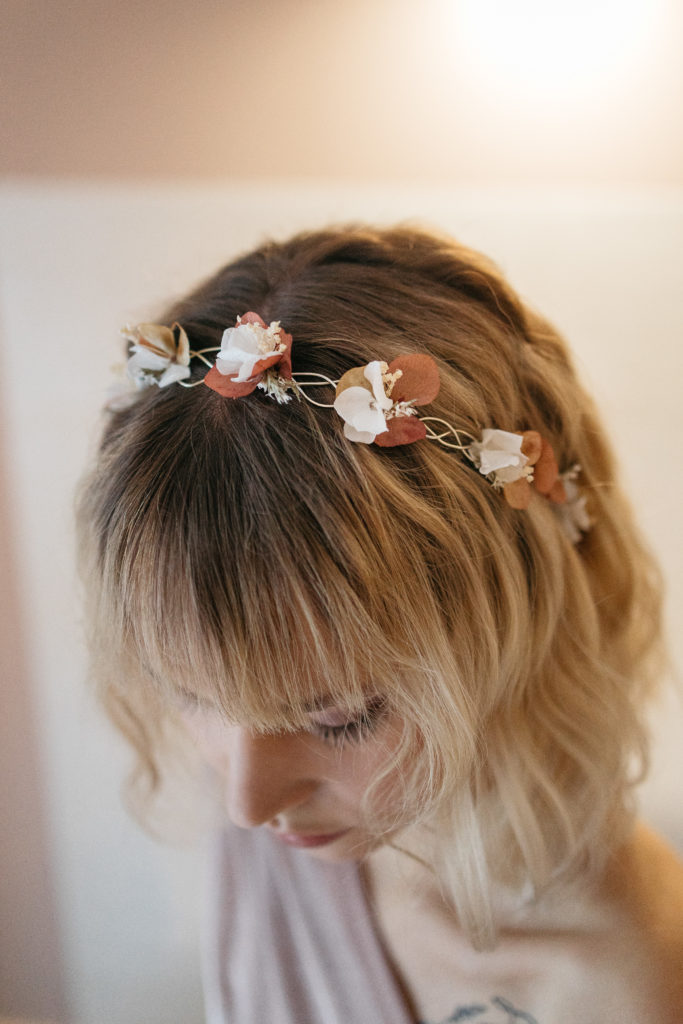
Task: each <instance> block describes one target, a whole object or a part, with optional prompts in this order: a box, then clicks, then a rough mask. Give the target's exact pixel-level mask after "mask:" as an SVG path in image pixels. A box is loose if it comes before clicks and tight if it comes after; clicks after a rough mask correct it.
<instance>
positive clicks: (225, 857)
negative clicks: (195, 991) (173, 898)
mask: <svg viewBox="0 0 683 1024" xmlns="http://www.w3.org/2000/svg"><path fill="white" fill-rule="evenodd" d="M207 904H208V905H207V908H206V914H205V920H206V930H205V940H204V951H203V952H204V957H203V964H204V968H203V970H204V991H205V1000H206V1021H207V1024H413V1020H412V1017H411V1016H410V1014H409V1013H408V1010H407V1008H406V1005H405V1002H404V1000H403V998H402V996H401V992H400V990H399V988H398V985H397V983H396V980H395V978H394V975H393V974H392V971H391V969H390V967H389V964H388V963H387V960H386V957H385V955H384V952H383V950H382V946H381V943H380V941H379V937H378V934H377V932H376V930H375V926H374V922H373V920H372V917H371V914H370V910H369V907H368V904H367V901H366V898H365V893H364V891H363V886H362V881H361V878H360V874H359V871H358V867H357V865H356V864H355V863H352V862H345V863H342V864H327V863H325V862H323V861H318V860H316V859H315V858H314V857H311V856H310V855H309V854H308V853H306V851H305V850H296V849H292V848H291V847H287V846H284V845H283V844H282V843H280V842H279V841H278V840H276V839H274V838H273V837H272V836H271V835H269V834H268V833H267V832H266V831H265V830H264V829H252V830H243V829H238V828H234V827H232V826H228V827H227V828H226V829H225V831H224V832H222V833H221V834H220V836H219V837H218V839H217V842H216V843H215V845H214V847H213V849H212V853H211V863H210V870H209V887H208V899H207Z"/></svg>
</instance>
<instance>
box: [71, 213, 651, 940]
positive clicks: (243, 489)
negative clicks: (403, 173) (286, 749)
mask: <svg viewBox="0 0 683 1024" xmlns="http://www.w3.org/2000/svg"><path fill="white" fill-rule="evenodd" d="M247 310H256V311H257V312H258V313H260V315H261V316H262V317H263V318H264V320H265V321H266V322H269V321H271V320H279V321H281V322H282V324H283V327H284V328H285V329H286V330H287V331H288V332H289V333H290V334H292V336H293V338H294V345H293V368H294V370H295V371H312V372H316V373H324V374H326V375H328V376H329V377H331V378H338V377H340V376H341V375H342V374H343V373H344V372H345V371H346V370H348V369H349V368H351V367H353V366H358V365H362V364H364V363H366V362H368V361H370V360H373V359H381V360H386V361H387V362H390V361H391V360H392V359H393V358H395V357H396V356H398V355H401V354H404V353H409V352H427V353H429V354H430V355H432V356H433V357H434V359H435V360H436V361H437V363H438V366H439V370H440V375H441V390H440V393H439V396H438V399H437V400H436V401H435V402H434V403H433V404H432V405H431V406H430V407H429V410H428V411H429V414H430V415H433V416H438V417H441V418H443V419H444V420H447V421H448V422H450V423H452V424H455V425H457V426H458V427H460V428H462V429H464V430H465V431H468V432H469V433H470V434H473V435H479V434H480V432H481V430H482V429H483V428H484V427H487V426H491V427H497V428H500V429H503V430H508V431H521V430H527V429H531V430H537V431H539V432H540V433H541V434H542V435H543V436H544V437H546V438H548V440H549V441H550V442H551V444H552V446H553V448H554V451H555V454H556V456H557V459H558V462H559V465H560V468H561V469H565V468H568V467H570V466H572V465H573V464H574V463H577V462H578V463H580V466H581V486H582V488H583V490H584V492H585V493H586V494H587V495H588V500H589V507H590V513H591V516H592V519H593V521H594V525H593V528H592V529H591V530H590V532H588V533H587V534H586V535H585V536H584V537H583V539H582V540H581V542H580V543H579V544H578V545H577V546H574V545H572V544H571V543H570V542H569V540H568V539H567V537H566V535H565V533H564V532H563V531H562V529H561V528H560V526H559V524H558V520H557V518H556V516H555V514H554V512H553V510H552V508H551V506H550V503H549V502H548V501H547V500H545V499H544V498H542V497H540V496H537V497H536V498H535V499H534V500H532V503H531V506H530V507H529V509H528V510H526V511H515V510H513V509H512V508H510V507H508V505H507V504H506V502H505V501H504V500H503V498H502V496H501V494H500V492H498V491H496V490H495V489H494V488H493V487H492V486H491V485H490V484H489V483H488V482H487V481H486V480H485V479H484V478H483V477H482V476H481V475H480V474H479V473H478V472H477V471H476V470H475V469H474V468H473V467H472V465H471V464H469V463H468V462H467V461H466V460H464V459H463V458H461V457H460V456H459V455H458V454H457V453H454V452H451V451H446V450H444V449H443V448H441V447H440V446H439V445H437V444H435V443H433V442H429V441H426V440H425V441H422V442H417V443H415V444H410V445H405V446H402V447H396V448H391V449H378V448H376V447H375V446H366V445H363V444H353V443H350V442H348V441H347V440H346V439H345V438H344V436H343V434H342V429H341V428H342V423H341V420H340V419H339V418H338V417H337V415H336V414H335V413H334V412H332V411H331V410H321V409H317V408H312V407H311V406H310V405H309V404H308V403H306V402H303V401H300V402H297V401H292V402H291V403H289V404H287V405H279V404H277V403H276V402H274V401H272V400H271V399H270V398H268V397H267V396H265V395H264V394H263V393H262V392H259V391H256V392H254V393H253V394H252V395H250V396H249V397H248V398H242V399H238V400H230V399H224V398H222V397H220V396H219V395H217V394H216V393H215V392H213V391H211V390H210V389H208V388H205V387H197V388H193V389H185V388H182V387H180V386H177V385H173V386H171V387H168V388H165V389H163V390H161V389H156V388H150V389H149V390H147V391H146V392H144V393H142V394H141V395H140V397H139V398H138V399H137V400H136V401H135V403H134V404H133V405H132V406H131V407H130V408H128V409H125V410H123V411H118V412H115V413H111V414H110V415H109V419H108V422H107V425H106V429H105V432H104V437H103V440H102V444H101V448H100V451H99V456H98V459H97V462H96V465H95V466H94V468H93V470H92V472H91V473H90V475H89V477H88V478H87V479H86V480H85V481H84V484H83V487H82V491H81V494H80V498H79V516H78V519H79V529H80V548H81V552H82V559H83V578H84V580H85V584H86V589H87V604H86V607H87V612H88V616H89V628H90V646H91V650H92V654H93V671H94V675H95V677H96V678H97V680H98V683H99V688H100V693H101V695H102V698H103V700H104V703H105V705H106V707H107V709H108V711H109V714H110V715H111V717H112V719H113V721H114V722H115V724H116V725H117V726H118V728H119V729H120V730H122V732H123V733H124V735H125V736H126V737H127V738H128V740H129V741H130V742H131V744H132V745H133V748H134V749H135V751H136V753H137V756H138V770H137V772H136V775H135V778H134V780H133V783H134V785H136V786H137V787H138V789H139V790H141V791H144V792H145V793H146V794H148V795H149V794H150V793H153V792H154V791H155V789H156V787H157V786H158V783H159V779H160V764H161V757H162V754H163V751H164V749H165V748H166V747H167V746H168V745H169V743H170V741H171V738H172V737H173V735H174V730H173V720H174V703H173V700H172V698H173V695H174V693H175V692H176V691H177V690H178V688H187V687H188V680H191V688H192V690H193V691H195V692H199V693H203V694H206V695H207V696H208V697H210V699H211V700H212V701H213V702H214V703H217V704H218V705H220V707H221V708H223V709H224V711H225V713H226V715H227V716H229V717H230V719H232V720H239V721H241V722H244V723H248V724H249V725H250V726H251V727H252V728H254V729H259V730H272V729H278V730H279V729H296V728H301V727H303V726H304V725H305V723H306V721H307V719H306V707H307V705H308V704H309V702H310V701H311V700H312V699H315V698H316V697H318V696H319V695H320V693H321V689H322V690H324V693H325V694H326V695H329V696H330V697H331V698H332V699H334V700H335V702H337V703H340V704H342V705H343V706H348V707H349V708H350V709H359V708H362V707H363V705H364V703H365V702H366V701H367V694H368V690H369V688H371V689H372V692H374V693H376V692H377V691H378V690H379V691H380V692H381V693H382V694H383V695H384V696H385V699H386V701H387V704H388V706H389V707H390V708H391V709H392V710H393V711H394V712H396V713H397V714H398V715H399V716H400V718H401V719H402V721H403V723H404V727H403V738H402V742H401V744H400V746H399V749H398V751H397V752H396V754H395V755H394V758H393V761H392V762H391V763H389V764H387V765H385V766H384V768H383V771H382V775H381V777H380V778H378V779H376V780H374V782H373V785H372V786H370V788H369V791H368V793H367V795H366V809H367V815H368V820H369V821H375V822H376V828H377V831H378V834H379V833H383V832H386V831H387V830H391V829H395V828H399V827H401V826H402V825H404V824H406V823H408V822H425V823H427V824H429V826H430V828H431V829H432V833H433V835H434V836H436V838H437V850H436V853H435V869H436V870H437V871H438V873H439V875H440V877H441V880H442V884H443V887H444V891H445V892H447V893H448V895H449V897H450V899H451V900H452V903H453V906H454V908H455V910H456V912H457V913H458V915H459V918H460V921H461V923H462V926H463V927H464V928H465V929H466V930H467V932H468V933H469V935H470V936H471V938H472V940H473V942H474V943H475V944H476V945H479V946H484V945H487V944H489V943H490V942H491V940H492V937H493V936H494V934H495V925H496V913H495V898H494V895H493V893H494V891H495V889H496V886H497V885H498V884H499V883H503V884H504V885H506V886H507V885H512V886H514V887H516V888H520V887H522V886H523V885H525V884H526V885H528V884H529V883H530V884H531V885H532V886H533V888H534V890H535V891H537V892H539V891H541V890H543V889H544V888H546V887H547V886H549V885H551V884H557V883H558V881H559V882H560V883H563V882H565V881H566V882H567V883H569V881H570V880H572V879H576V878H585V877H586V875H590V874H594V873H596V872H599V871H600V869H601V867H602V866H603V864H604V862H605V858H606V857H607V856H608V855H609V853H610V851H611V850H612V849H613V848H614V846H615V844H616V843H617V842H618V841H619V840H620V839H621V838H622V837H623V836H624V835H625V832H626V830H627V828H628V827H629V822H630V817H631V812H630V800H629V793H630V787H631V784H632V782H633V778H634V775H635V774H637V769H638V766H639V765H642V763H643V761H644V757H645V750H646V746H645V740H644V732H643V728H642V723H641V710H642V706H643V702H644V698H645V696H646V694H647V692H648V687H649V686H650V682H651V679H652V678H653V667H654V655H655V654H656V652H657V650H658V639H659V622H660V617H659V611H660V608H659V579H658V575H657V572H656V569H655V567H654V565H653V562H652V560H651V558H650V556H649V554H648V552H647V550H646V548H645V547H644V545H643V543H642V540H641V538H640V537H639V535H638V533H637V530H636V528H635V526H634V522H633V518H632V514H631V511H630V508H629V506H628V504H627V502H626V501H625V499H624V496H623V494H622V492H621V490H620V489H619V487H618V485H617V483H616V479H615V468H614V462H613V458H612V455H611V453H610V450H609V446H608V443H607V440H606V438H605V435H604V432H603V430H602V428H601V426H600V423H599V421H598V419H597V417H596V413H595V410H594V407H593V404H592V402H591V400H590V399H589V398H588V396H587V395H586V393H585V392H584V390H583V388H582V387H581V385H580V384H579V383H578V381H577V378H576V375H575V372H574V369H573V367H572V364H571V361H570V357H569V355H568V352H567V349H566V347H565V345H564V343H563V342H562V340H561V339H560V338H559V337H558V335H557V333H556V332H555V331H554V330H553V328H552V327H550V326H549V325H548V324H547V323H546V322H545V321H544V320H543V319H541V318H540V317H539V316H538V315H536V314H535V313H533V312H531V311H530V310H529V309H527V308H525V307H524V306H523V305H522V304H521V303H520V301H519V299H518V298H517V297H516V296H515V294H514V293H513V292H512V290H511V289H510V287H509V286H508V285H507V284H506V283H505V282H504V281H503V280H502V279H501V276H500V274H499V273H498V272H497V270H496V269H495V268H494V267H493V266H492V265H491V264H490V263H489V262H488V261H486V260H485V259H484V258H483V257H481V256H480V255H478V254H476V253H474V252H472V251H470V250H469V249H466V248H464V247H463V246H460V245H458V244H456V243H454V242H453V241H451V240H449V239H446V238H442V237H438V236H435V235H433V234H427V233H424V232H421V231H416V230H412V229H407V228H399V229H395V230H370V229H365V228H356V227H354V228H350V229H339V230H327V231H321V232H317V233H307V234H302V235H299V236H297V237H295V238H293V239H292V240H290V241H288V242H285V243H282V244H280V243H277V244H276V243H269V244H266V245H264V246H263V247H262V248H259V249H258V250H257V251H255V252H253V253H251V254H249V255H247V256H244V257H243V258H241V259H238V260H236V261H235V262H234V263H231V264H230V265H229V266H227V267H225V268H224V269H222V270H221V271H220V272H219V273H218V274H216V275H215V276H214V277H213V278H211V279H210V280H209V281H207V282H206V283H205V284H203V285H202V286H201V287H200V288H198V289H197V290H196V291H194V292H193V293H192V294H191V295H190V296H189V297H187V298H186V299H184V300H182V301H180V302H178V303H177V304H176V305H175V306H174V307H173V308H172V309H170V310H169V311H168V312H167V316H166V317H165V318H163V319H160V322H167V323H171V322H172V321H174V320H178V321H179V322H181V323H182V325H183V326H184V328H185V330H186V331H187V333H188V335H189V338H190V342H191V345H192V347H193V349H200V348H206V347H209V346H216V345H219V344H220V337H221V334H222V331H223V329H224V328H225V327H226V326H230V325H232V324H233V323H234V322H235V318H236V317H237V315H239V314H243V313H244V312H246V311H247ZM193 372H194V373H195V374H196V376H197V377H200V376H201V375H202V374H203V373H204V372H205V368H204V367H201V366H198V367H197V368H196V370H193ZM397 764H399V765H400V766H401V769H402V770H401V778H402V796H401V799H400V800H399V801H397V806H396V807H395V808H394V812H395V813H394V814H393V816H392V819H391V820H387V816H386V814H385V815H384V817H382V816H381V815H380V814H379V812H377V810H376V809H375V811H373V797H374V796H375V794H376V793H377V792H378V790H379V789H380V788H381V783H382V778H383V777H384V776H385V775H388V773H389V772H391V771H392V769H394V768H395V767H396V765H397Z"/></svg>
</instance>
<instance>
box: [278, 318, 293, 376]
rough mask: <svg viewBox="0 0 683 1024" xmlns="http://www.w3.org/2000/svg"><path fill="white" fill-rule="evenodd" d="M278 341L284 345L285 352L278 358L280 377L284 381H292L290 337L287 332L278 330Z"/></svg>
mask: <svg viewBox="0 0 683 1024" xmlns="http://www.w3.org/2000/svg"><path fill="white" fill-rule="evenodd" d="M280 341H281V342H282V343H283V344H284V346H285V350H284V352H283V353H282V355H281V356H280V361H279V363H278V367H279V370H280V376H281V377H283V378H284V379H285V380H291V379H292V335H291V334H287V331H283V330H282V328H280Z"/></svg>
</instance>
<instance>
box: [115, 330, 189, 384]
mask: <svg viewBox="0 0 683 1024" xmlns="http://www.w3.org/2000/svg"><path fill="white" fill-rule="evenodd" d="M175 326H176V327H177V326H178V325H175ZM179 332H180V337H179V341H178V343H176V339H175V336H174V334H173V330H172V329H171V328H170V327H164V326H162V325H160V324H139V325H138V326H137V327H129V326H126V327H124V328H123V330H122V331H121V334H122V335H123V337H124V338H125V339H126V341H128V342H129V343H130V345H131V349H132V353H133V354H132V355H131V357H130V359H129V360H128V363H127V366H126V370H127V373H128V376H129V377H130V379H131V380H132V381H133V382H134V383H135V386H136V387H137V388H146V387H149V386H150V384H158V386H159V387H160V388H165V387H167V386H168V385H169V384H174V383H175V382H176V381H179V380H184V379H185V378H186V377H189V376H190V365H189V363H190V351H189V344H188V341H187V335H186V334H185V332H184V331H183V330H182V328H179Z"/></svg>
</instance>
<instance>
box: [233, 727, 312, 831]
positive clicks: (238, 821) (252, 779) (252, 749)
mask: <svg viewBox="0 0 683 1024" xmlns="http://www.w3.org/2000/svg"><path fill="white" fill-rule="evenodd" d="M230 732H231V735H230V738H229V745H228V773H227V791H226V802H227V811H228V815H229V817H230V820H231V821H232V822H233V824H235V825H238V826H239V827H240V828H253V827H254V826H256V825H263V824H265V823H266V822H268V821H272V820H273V819H274V818H276V817H277V816H278V814H281V813H282V812H284V811H287V810H291V809H292V808H293V807H297V806H298V805H299V804H302V803H305V802H306V800H308V799H309V797H310V796H311V795H312V794H313V793H314V792H315V790H316V789H317V787H318V785H319V780H318V779H317V778H316V777H315V773H314V771H313V770H312V766H311V764H310V762H309V759H308V758H307V757H306V752H305V750H303V749H302V746H301V743H300V742H299V738H298V737H297V736H295V735H288V734H280V735H254V734H253V733H251V732H250V731H249V730H248V729H244V728H242V727H241V726H234V727H233V728H232V729H231V730H230Z"/></svg>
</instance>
